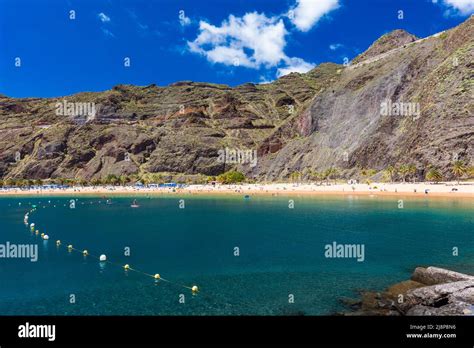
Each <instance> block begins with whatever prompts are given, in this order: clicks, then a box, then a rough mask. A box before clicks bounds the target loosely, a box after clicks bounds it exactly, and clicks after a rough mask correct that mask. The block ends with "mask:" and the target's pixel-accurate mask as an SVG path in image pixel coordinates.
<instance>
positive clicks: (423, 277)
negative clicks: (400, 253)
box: [344, 267, 474, 316]
mask: <svg viewBox="0 0 474 348" xmlns="http://www.w3.org/2000/svg"><path fill="white" fill-rule="evenodd" d="M344 302H345V303H348V301H347V300H345V301H344ZM351 308H352V309H353V312H351V313H346V314H349V315H407V316H412V315H413V316H415V315H474V276H471V275H467V274H463V273H458V272H453V271H450V270H447V269H443V268H437V267H428V268H422V267H418V268H416V269H415V271H414V272H413V275H412V280H409V281H405V282H401V283H398V284H395V285H393V286H392V287H390V288H388V289H387V290H386V291H384V292H382V293H374V292H364V293H363V294H362V299H361V300H360V301H356V302H352V303H351Z"/></svg>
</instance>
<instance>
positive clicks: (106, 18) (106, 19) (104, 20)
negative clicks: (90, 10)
mask: <svg viewBox="0 0 474 348" xmlns="http://www.w3.org/2000/svg"><path fill="white" fill-rule="evenodd" d="M97 17H99V19H100V21H101V22H102V23H107V22H110V17H109V16H107V15H106V14H105V13H104V12H101V13H99V14H98V15H97Z"/></svg>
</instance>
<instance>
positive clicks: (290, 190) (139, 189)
mask: <svg viewBox="0 0 474 348" xmlns="http://www.w3.org/2000/svg"><path fill="white" fill-rule="evenodd" d="M128 193H130V194H137V193H162V194H173V193H188V194H206V193H208V194H213V193H226V194H271V195H274V196H277V195H285V194H315V195H316V194H373V195H377V194H378V195H384V194H392V195H393V194H404V195H449V196H472V197H474V182H461V183H459V184H458V183H457V182H443V183H426V182H424V183H371V184H360V183H354V182H347V183H331V184H316V183H261V184H227V185H225V184H219V183H209V184H200V185H185V184H176V183H168V184H164V185H154V184H152V185H143V184H135V185H120V186H116V185H98V186H79V185H78V186H67V185H43V186H26V187H3V188H0V195H1V194H4V195H8V194H12V195H15V194H19V195H21V194H38V195H45V194H70V195H74V194H128Z"/></svg>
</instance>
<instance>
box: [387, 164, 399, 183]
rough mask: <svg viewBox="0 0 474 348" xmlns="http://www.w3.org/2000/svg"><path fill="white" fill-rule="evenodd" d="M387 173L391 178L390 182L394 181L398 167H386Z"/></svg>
mask: <svg viewBox="0 0 474 348" xmlns="http://www.w3.org/2000/svg"><path fill="white" fill-rule="evenodd" d="M385 174H386V175H387V176H388V178H389V179H390V182H391V183H392V182H393V178H394V177H395V174H397V169H396V168H395V167H394V166H392V165H389V166H388V167H387V168H386V169H385Z"/></svg>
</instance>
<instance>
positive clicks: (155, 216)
mask: <svg viewBox="0 0 474 348" xmlns="http://www.w3.org/2000/svg"><path fill="white" fill-rule="evenodd" d="M181 198H183V199H184V200H185V208H184V209H180V208H179V202H178V200H179V199H181ZM70 199H71V198H70V197H69V198H67V197H40V198H38V197H18V198H13V197H8V198H0V244H4V243H5V242H7V241H9V242H10V243H17V244H21V243H34V244H36V243H37V244H38V247H39V259H38V261H37V262H30V260H29V259H2V258H0V279H1V288H0V314H1V315H21V314H23V315H32V314H39V315H65V314H69V315H104V314H106V315H128V314H133V315H160V314H164V315H213V314H218V315H227V314H237V315H246V314H257V315H282V314H308V315H322V314H331V313H334V312H337V311H342V310H344V309H345V308H344V307H343V306H342V305H341V304H340V301H339V300H340V298H341V297H357V290H360V289H372V290H382V289H383V288H384V287H386V286H388V285H391V284H392V283H395V282H398V281H401V280H406V279H408V278H409V277H410V274H411V272H412V271H413V269H414V268H415V267H416V266H423V265H436V266H440V267H448V268H450V269H453V270H457V271H461V272H469V273H474V238H473V235H474V215H473V211H474V209H473V208H474V200H467V199H459V200H448V199H428V198H401V197H392V198H391V197H359V196H345V197H342V196H341V197H337V196H327V197H326V196H319V197H293V198H285V197H255V196H252V197H251V198H250V199H244V198H243V197H238V196H233V197H225V196H217V197H216V196H208V197H207V196H199V197H192V196H183V197H179V196H155V197H151V198H148V197H145V196H137V200H138V203H139V204H140V208H138V209H132V208H130V204H131V202H132V200H133V198H131V197H113V199H112V204H110V205H106V204H105V200H104V199H103V198H99V197H92V196H91V197H86V196H83V197H79V198H78V200H77V202H76V208H75V209H70V208H69V200H70ZM289 199H293V200H294V204H295V206H294V209H289V208H288V200H289ZM399 199H403V209H398V200H399ZM48 201H49V202H48ZM19 203H21V205H19ZM32 204H36V205H37V206H38V209H37V210H36V211H35V212H33V213H32V214H31V215H30V220H29V221H30V222H34V223H35V224H36V227H37V228H38V229H39V230H40V232H45V233H47V234H48V235H49V236H50V240H49V241H43V240H41V238H40V237H38V236H36V235H35V234H32V233H31V232H30V230H29V228H27V227H26V226H25V225H24V223H23V215H24V214H25V212H27V211H28V210H29V209H31V205H32ZM65 205H66V206H65ZM57 239H60V240H62V241H63V244H62V246H61V247H59V248H57V247H56V245H55V241H56V240H57ZM333 241H336V242H337V243H344V244H363V245H364V247H365V260H364V261H363V262H357V260H356V259H354V258H337V259H335V258H332V259H331V258H326V257H325V255H324V251H325V249H324V248H325V245H326V244H330V243H332V242H333ZM67 244H73V245H74V247H75V248H77V249H79V250H82V249H87V250H88V251H89V253H91V255H100V254H106V255H107V257H108V260H110V261H112V262H116V263H117V264H118V265H115V264H106V265H105V266H103V265H102V267H101V265H100V263H99V262H98V261H97V260H96V259H95V258H93V257H91V256H89V257H83V255H81V254H80V253H76V252H72V253H68V252H67V249H66V245H67ZM126 247H129V248H130V252H131V254H130V256H125V255H124V248H126ZM235 247H238V248H239V252H240V255H239V256H234V248H235ZM453 247H458V248H459V256H453V255H452V248H453ZM124 264H130V266H131V267H132V268H136V269H138V270H141V271H144V272H147V273H151V274H155V273H160V274H161V275H162V276H163V277H164V278H166V279H169V280H170V281H172V282H173V283H167V282H164V281H160V282H156V281H155V280H154V279H152V278H151V277H148V276H145V275H143V274H140V273H136V272H132V271H129V272H125V271H124V270H123V269H122V268H121V267H120V265H124ZM180 284H185V285H189V286H191V285H194V284H196V285H198V286H199V288H200V292H199V293H198V294H197V295H192V293H191V291H190V290H189V289H186V288H184V287H182V286H181V285H180ZM181 294H183V295H184V303H180V298H181V299H182V297H180V295H181ZM290 294H292V295H293V296H294V303H289V295H290ZM71 295H74V298H75V303H71V301H70V299H71Z"/></svg>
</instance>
